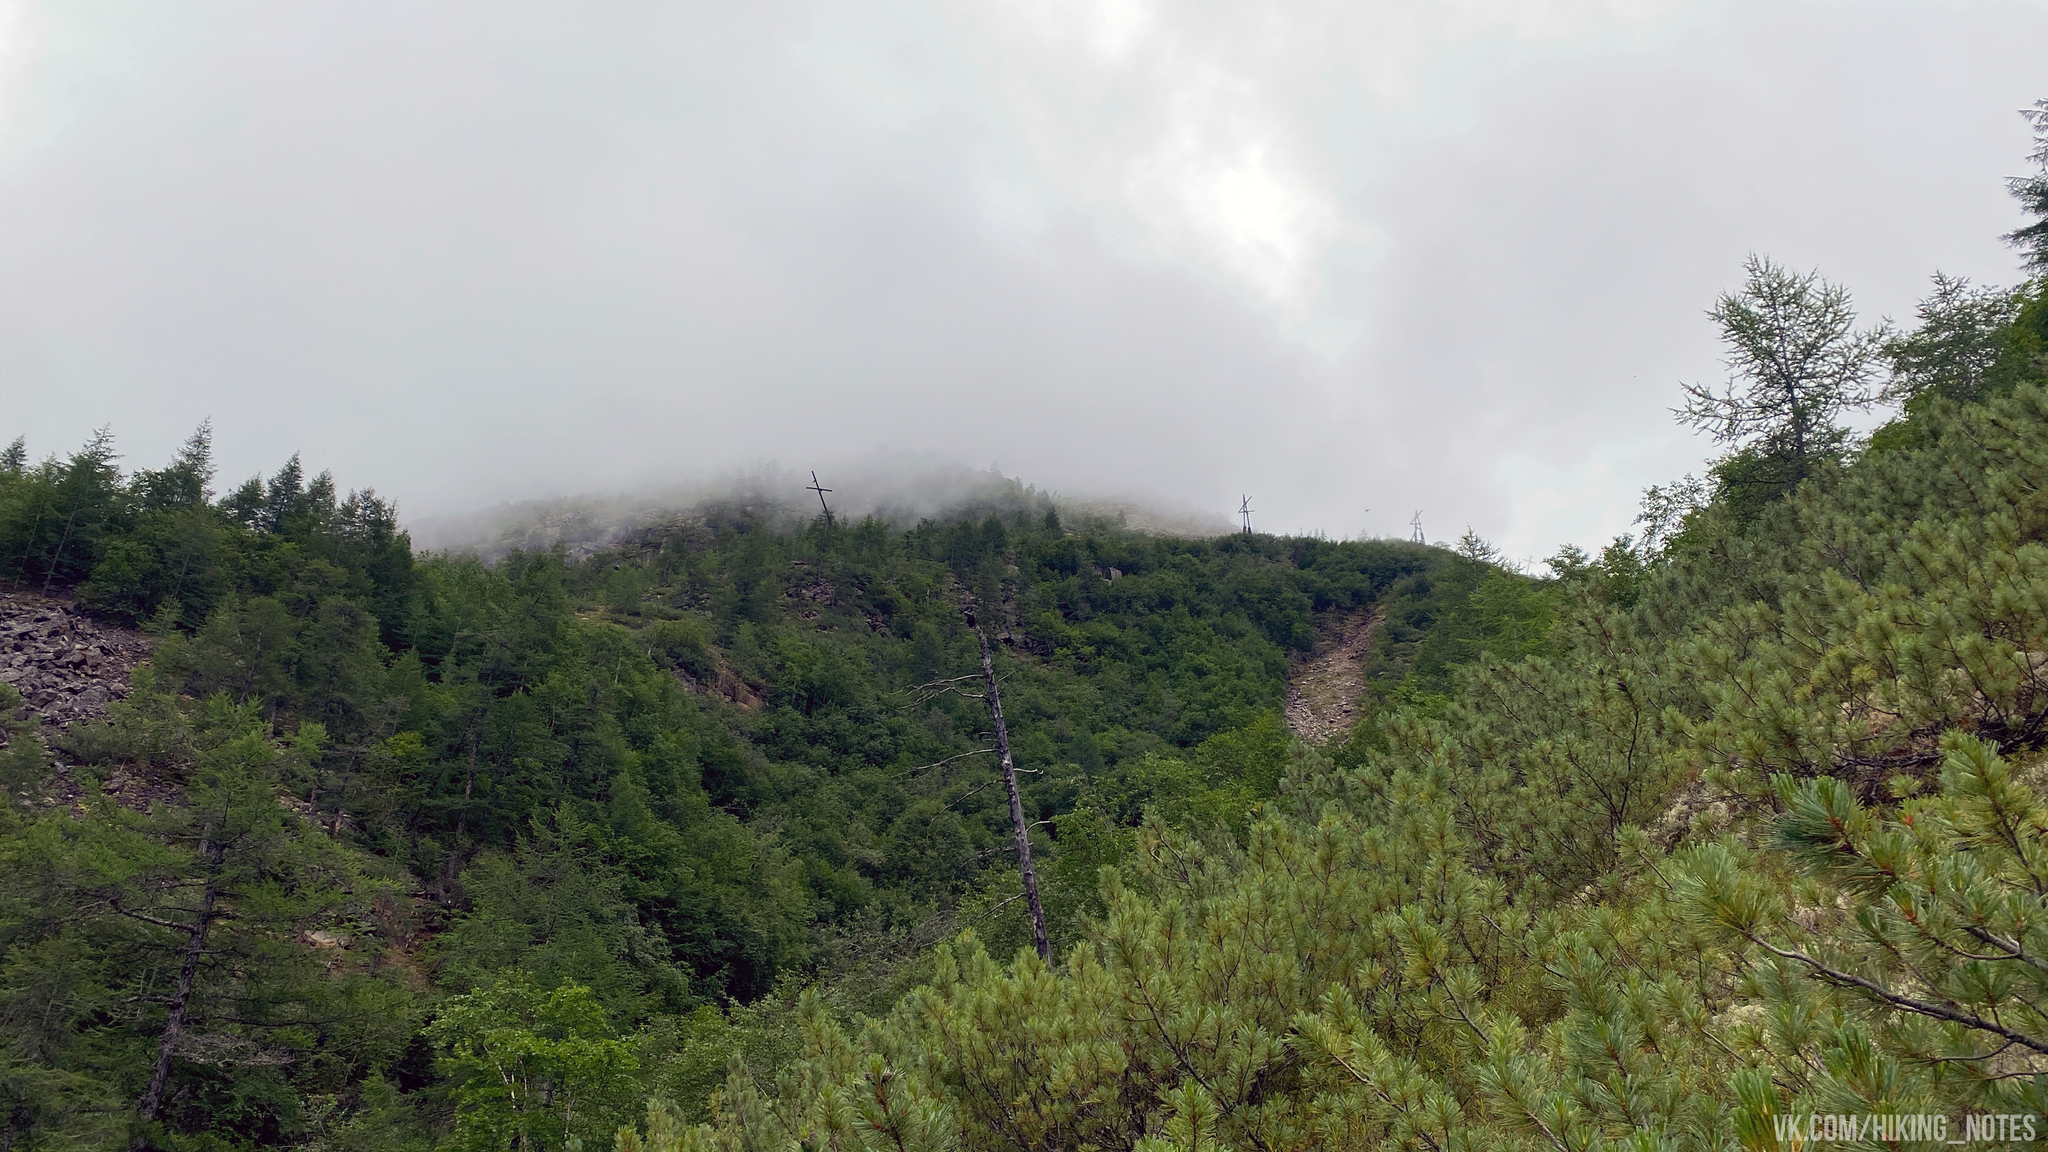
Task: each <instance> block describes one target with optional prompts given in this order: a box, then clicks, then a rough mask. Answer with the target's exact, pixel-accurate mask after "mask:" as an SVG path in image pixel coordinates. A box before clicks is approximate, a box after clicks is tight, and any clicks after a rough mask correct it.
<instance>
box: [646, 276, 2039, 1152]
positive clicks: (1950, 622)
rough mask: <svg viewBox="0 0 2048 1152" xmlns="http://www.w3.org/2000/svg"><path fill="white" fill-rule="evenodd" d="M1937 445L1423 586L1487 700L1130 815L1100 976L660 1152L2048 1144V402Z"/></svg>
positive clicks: (1991, 412) (693, 1133)
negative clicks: (1991, 1133) (2010, 1118)
mask: <svg viewBox="0 0 2048 1152" xmlns="http://www.w3.org/2000/svg"><path fill="white" fill-rule="evenodd" d="M2027 306H2028V307H2031V306H2033V301H2031V300H2029V301H2028V302H2027ZM2020 312H2021V314H2022V315H2024V314H2025V309H2024V308H2022V309H2021V310H2020ZM1907 419H1908V420H1909V421H1911V422H1912V423H1913V424H1914V426H1915V429H1916V432H1915V436H1914V438H1912V439H1910V440H1900V441H1898V442H1895V443H1893V444H1890V445H1887V446H1884V447H1882V448H1880V449H1873V450H1872V451H1870V452H1867V453H1865V454H1864V455H1862V456H1861V457H1860V458H1857V459H1853V460H1850V459H1845V460H1844V461H1843V463H1842V464H1841V465H1840V466H1834V465H1830V466H1829V467H1827V468H1824V469H1816V470H1814V471H1812V472H1810V473H1809V475H1808V476H1807V478H1806V480H1805V482H1804V483H1802V484H1800V485H1799V486H1798V487H1796V488H1794V489H1793V490H1792V491H1791V492H1790V493H1789V494H1788V495H1787V496H1786V497H1785V498H1784V499H1781V500H1778V501H1776V502H1772V503H1757V502H1754V501H1750V502H1744V501H1743V498H1741V497H1738V496H1735V495H1733V494H1731V493H1729V492H1728V491H1727V490H1725V489H1724V490H1723V492H1722V494H1721V496H1720V498H1719V499H1718V500H1716V501H1714V502H1711V503H1705V504H1697V503H1691V502H1688V503H1689V505H1690V506H1689V507H1687V508H1686V509H1685V510H1684V511H1683V512H1682V513H1680V514H1679V515H1678V516H1677V517H1675V519H1676V520H1677V521H1678V523H1677V525H1676V527H1675V529H1671V530H1668V531H1667V530H1660V531H1659V532H1658V533H1657V534H1656V536H1657V542H1656V543H1655V544H1652V545H1649V546H1640V547H1639V546H1636V545H1633V544H1632V543H1631V542H1629V541H1627V540H1626V539H1624V540H1622V541H1619V542H1617V543H1616V544H1615V545H1614V546H1612V547H1610V548H1608V549H1607V550H1606V551H1605V552H1604V553H1603V554H1602V555H1601V556H1600V557H1599V558H1598V559H1595V558H1593V557H1589V556H1586V555H1585V554H1584V553H1577V552H1568V553H1565V554H1561V555H1560V557H1559V558H1558V559H1557V560H1556V561H1554V562H1553V564H1554V567H1555V569H1556V570H1557V571H1558V572H1559V580H1558V581H1557V582H1556V583H1555V584H1551V585H1547V586H1529V585H1513V584H1509V585H1507V587H1506V589H1505V591H1506V592H1507V593H1508V594H1507V595H1503V596H1502V597H1501V598H1500V599H1499V600H1497V601H1493V602H1492V603H1489V601H1488V599H1487V598H1486V597H1485V596H1482V595H1479V594H1477V592H1478V590H1479V589H1482V588H1484V587H1485V586H1486V584H1487V582H1488V581H1489V580H1492V579H1494V577H1493V576H1492V575H1491V574H1488V573H1484V572H1481V573H1476V574H1474V575H1472V576H1469V577H1464V576H1462V574H1461V571H1460V569H1458V568H1457V567H1456V566H1455V565H1452V566H1447V567H1445V568H1442V569H1439V570H1438V571H1436V572H1434V573H1432V574H1430V576H1429V579H1430V581H1431V582H1432V584H1433V586H1434V587H1437V588H1439V589H1440V588H1442V587H1443V586H1444V585H1446V584H1450V583H1452V582H1453V581H1457V580H1459V579H1461V578H1463V579H1467V580H1469V583H1468V584H1467V586H1466V587H1467V588H1468V591H1467V593H1466V594H1465V595H1464V596H1462V597H1450V598H1445V599H1440V600H1437V601H1434V602H1433V603H1432V604H1431V605H1430V606H1429V608H1428V609H1425V608H1423V607H1422V606H1421V605H1419V604H1418V605H1412V606H1407V607H1404V606H1403V605H1402V603H1401V601H1400V600H1399V599H1398V593H1396V592H1395V590H1394V589H1390V590H1389V595H1388V596H1387V597H1386V598H1384V599H1383V600H1382V601H1381V604H1382V605H1383V606H1384V608H1385V610H1386V611H1387V613H1388V631H1387V637H1388V642H1389V643H1390V644H1391V643H1404V642H1405V643H1410V644H1412V645H1413V647H1412V648H1411V649H1410V651H1412V652H1417V653H1421V654H1427V653H1428V652H1429V651H1430V647H1431V646H1432V645H1436V646H1439V650H1442V649H1443V648H1450V647H1451V646H1454V645H1460V644H1462V645H1463V647H1462V651H1464V652H1469V653H1472V655H1471V658H1469V659H1467V660H1464V661H1455V662H1453V661H1447V662H1446V665H1447V666H1446V667H1445V668H1444V669H1443V671H1442V672H1440V673H1439V672H1432V671H1431V670H1430V668H1429V665H1428V664H1427V663H1426V662H1425V660H1424V659H1423V658H1422V656H1421V655H1418V656H1417V657H1416V658H1415V659H1414V660H1413V661H1412V663H1411V664H1410V665H1409V667H1408V670H1407V671H1405V672H1404V673H1403V675H1402V678H1401V680H1399V681H1397V682H1396V686H1395V688H1394V690H1393V691H1390V692H1388V693H1387V696H1386V701H1385V703H1383V704H1381V705H1379V706H1377V707H1375V708H1374V709H1373V710H1371V711H1370V712H1369V713H1368V714H1367V716H1366V717H1365V718H1364V719H1363V720H1362V721H1361V723H1360V726H1359V729H1358V731H1357V732H1356V733H1354V735H1353V738H1352V739H1351V740H1350V741H1349V742H1348V743H1346V744H1344V745H1342V746H1339V747H1337V748H1334V749H1331V750H1329V754H1328V755H1327V756H1325V755H1322V754H1317V753H1306V754H1302V753H1296V754H1293V756H1292V760H1293V763H1291V764H1290V765H1289V766H1288V767H1287V769H1286V772H1285V774H1284V775H1283V776H1282V777H1280V779H1279V782H1278V786H1277V789H1275V790H1273V791H1270V792H1269V791H1267V790H1266V789H1264V788H1263V787H1262V788H1260V789H1259V790H1258V798H1259V799H1263V800H1265V803H1264V804H1263V806H1262V807H1260V808H1259V809H1258V810H1257V811H1255V812H1252V813H1251V814H1250V816H1249V818H1248V820H1246V821H1245V822H1243V823H1240V824H1236V825H1233V824H1232V823H1231V822H1230V821H1229V819H1228V818H1219V813H1218V812H1215V811H1209V812H1205V811H1204V809H1203V808H1202V803H1203V800H1202V798H1203V797H1205V796H1210V795H1216V794H1219V793H1222V792H1227V791H1228V790H1229V789H1231V788H1233V787H1239V786H1242V785H1243V783H1244V782H1245V781H1246V780H1248V779H1250V778H1252V777H1253V774H1252V773H1248V772H1246V771H1244V770H1242V769H1239V768H1236V767H1234V766H1235V765H1238V764H1241V763H1243V762H1245V761H1246V760H1247V759H1252V758H1257V757H1264V758H1266V759H1267V762H1268V763H1269V764H1271V763H1275V762H1277V761H1278V760H1279V759H1280V757H1279V756H1278V755H1277V754H1276V749H1274V748H1272V747H1271V746H1264V747H1259V750H1258V751H1257V752H1256V753H1254V754H1253V756H1252V757H1240V756H1238V755H1237V751H1238V750H1239V749H1242V748H1251V747H1258V742H1257V741H1256V740H1255V739H1253V738H1252V735H1251V733H1252V729H1246V730H1243V731H1241V732H1239V733H1233V734H1230V735H1228V736H1224V737H1217V738H1214V740H1213V741H1212V742H1205V743H1204V744H1202V745H1199V746H1197V747H1196V748H1194V749H1190V750H1186V751H1170V750H1165V749H1160V748H1157V747H1154V748H1152V749H1148V750H1147V752H1146V753H1145V754H1144V755H1143V756H1142V757H1138V758H1136V759H1132V758H1128V757H1120V758H1118V759H1116V760H1115V761H1114V762H1113V763H1112V765H1110V766H1108V767H1106V768H1105V769H1104V770H1103V771H1101V772H1099V773H1097V774H1096V775H1095V777H1094V778H1093V779H1092V780H1091V788H1090V790H1089V792H1088V793H1087V804H1086V805H1084V806H1082V807H1078V808H1077V809H1076V810H1075V811H1074V812H1073V813H1072V815H1071V816H1070V817H1068V818H1067V820H1068V823H1063V824H1062V825H1061V833H1062V840H1064V839H1065V838H1066V837H1067V834H1068V828H1069V827H1071V828H1072V830H1073V833H1074V839H1075V840H1077V841H1080V842H1083V843H1087V842H1091V841H1092V842H1095V843H1101V842H1104V841H1105V840H1106V841H1107V842H1108V843H1110V844H1112V845H1114V848H1113V850H1112V851H1111V852H1109V853H1108V854H1106V855H1103V854H1098V855H1096V856H1095V860H1099V861H1100V862H1101V863H1103V864H1107V865H1109V867H1107V868H1106V869H1104V870H1103V871H1102V880H1101V884H1100V887H1099V888H1098V897H1097V901H1096V903H1095V905H1094V906H1093V908H1092V910H1091V915H1090V916H1089V917H1088V918H1087V920H1086V921H1085V922H1084V923H1083V924H1082V925H1081V927H1080V930H1079V931H1078V932H1076V931H1073V930H1071V929H1070V930H1069V931H1068V934H1067V939H1068V940H1069V941H1070V943H1069V945H1068V947H1067V948H1066V949H1065V958H1064V960H1063V962H1061V963H1060V964H1058V965H1056V966H1055V965H1047V964H1044V963H1042V962H1040V961H1039V960H1038V958H1037V957H1036V956H1035V955H1033V954H1032V953H1030V952H1029V951H1028V950H1017V951H1016V958H1015V959H1014V960H1013V961H1011V962H1009V963H1007V964H1005V963H1000V962H998V961H997V960H996V959H994V958H992V957H991V956H990V955H989V954H988V952H987V951H985V950H984V949H983V948H982V946H981V945H980V944H979V943H978V942H977V940H976V939H975V938H973V937H969V938H965V939H963V940H961V941H960V942H958V943H956V944H955V945H954V946H953V947H951V948H950V949H948V950H946V951H945V952H943V953H942V955H941V959H940V963H939V968H938V970H937V971H936V972H935V973H934V974H933V978H932V980H931V981H930V983H929V984H928V985H927V986H925V987H924V988H922V989H920V990H918V991H916V992H913V993H911V994H910V995H908V996H906V997H904V998H903V999H901V1000H900V1001H898V1002H897V1003H896V1004H895V1005H894V1007H893V1009H892V1010H891V1011H889V1012H888V1013H886V1014H877V1015H872V1016H869V1017H868V1018H866V1019H863V1020H860V1021H857V1022H855V1021H848V1020H846V1019H845V1018H843V1017H838V1016H834V1015H833V1014H831V1013H829V1012H825V1011H823V1010H822V1009H814V1010H812V1011H811V1012H810V1013H809V1015H808V1017H807V1018H806V1021H805V1024H804V1028H803V1037H804V1050H803V1053H802V1055H801V1057H800V1058H799V1059H798V1060H796V1061H795V1063H793V1064H784V1065H782V1066H781V1067H779V1068H774V1067H765V1066H761V1065H758V1064H756V1063H753V1062H751V1061H747V1060H742V1061H740V1062H739V1063H737V1064H736V1065H735V1067H734V1069H733V1071H732V1074H731V1077H730V1078H729V1080H728V1082H727V1085H726V1087H725V1089H724V1090H723V1092H722V1093H720V1094H719V1095H718V1096H716V1097H715V1098H714V1101H713V1104H714V1107H713V1116H712V1118H711V1120H710V1122H708V1123H705V1124H702V1125H700V1126H694V1127H693V1126H690V1125H685V1124H683V1123H681V1120H680V1118H679V1116H677V1115H674V1114H670V1113H667V1112H662V1113H661V1119H660V1132H661V1137H660V1141H661V1142H659V1143H654V1144H652V1145H649V1144H648V1143H647V1142H645V1141H644V1140H643V1138H642V1137H641V1136H640V1135H639V1134H638V1133H637V1131H636V1132H634V1133H631V1134H627V1133H622V1134H621V1135H620V1137H619V1139H618V1144H619V1146H620V1147H622V1148H635V1147H645V1146H654V1147H662V1148H700V1147H701V1148H755V1147H762V1148H766V1147H786V1146H790V1145H791V1144H798V1143H805V1144H810V1145H824V1144H831V1145H834V1146H840V1147H862V1148H881V1147H895V1146H917V1147H944V1148H959V1149H973V1148H991V1149H993V1148H1022V1149H1040V1148H1043V1149H1053V1148H1072V1147H1116V1148H1134V1149H1135V1148H1147V1149H1153V1148H1181V1147H1187V1148H1216V1149H1232V1148H1236V1149H1251V1148H1258V1149H1269V1150H1271V1149H1296V1148H1298V1149H1307V1148H1324V1147H1398V1148H1411V1147H1412V1148H1432V1149H1448V1148H1473V1149H1478V1148H1487V1149H1493V1148H1546V1149H1551V1150H1558V1149H1594V1148H1619V1147H1628V1148H1645V1149H1647V1148H1678V1147H1729V1146H1736V1145H1740V1146H1744V1147H1760V1148H1763V1147H1770V1148H1774V1147H1781V1146H1791V1145H1790V1144H1789V1143H1786V1142H1784V1140H1783V1137H1784V1136H1785V1134H1786V1132H1787V1131H1788V1130H1787V1129H1785V1128H1783V1127H1782V1125H1783V1124H1784V1123H1785V1122H1786V1121H1787V1119H1788V1118H1792V1117H1803V1116H1805V1115H1808V1114H1810V1113H1815V1112H1818V1113H1837V1114H1840V1113H1850V1114H1858V1115H1862V1114H1875V1115H1902V1114H1927V1115H1940V1116H1947V1117H1950V1118H1952V1123H1951V1129H1950V1130H1951V1131H1952V1132H1958V1131H1961V1130H1962V1127H1961V1117H1963V1116H1964V1115H1966V1114H1982V1113H2007V1114H2027V1113H2032V1114H2037V1115H2038V1114H2041V1113H2043V1112H2044V1111H2048V1097H2043V1096H2042V1095H2041V1093H2042V1088H2041V1085H2042V1083H2043V1082H2044V1080H2043V1074H2044V1073H2048V1020H2043V1018H2042V1017H2041V1015H2040V1007H2039V1006H2040V1005H2041V1004H2043V1003H2044V1002H2048V987H2043V984H2042V982H2043V969H2042V967H2041V963H2040V957H2041V956H2043V955H2048V939H2043V938H2042V932H2043V926H2044V925H2048V906H2044V905H2043V900H2044V897H2048V879H2044V877H2048V872H2044V868H2048V856H2044V854H2043V853H2044V848H2043V845H2048V778H2044V777H2043V776H2042V759H2041V757H2042V755H2043V750H2044V747H2048V732H2044V729H2043V725H2044V722H2048V683H2044V682H2043V681H2041V680H2040V676H2041V675H2042V665H2043V662H2042V660H2041V659H2040V658H2039V653H2040V652H2041V651H2043V650H2044V649H2048V585H2044V584H2043V579H2042V577H2043V573H2044V572H2048V569H2044V568H2043V563H2044V556H2048V554H2044V553H2043V552H2042V551H2041V549H2042V548H2043V546H2044V543H2048V504H2044V503H2043V500H2042V496H2041V493H2043V492H2044V491H2048V454H2044V452H2043V450H2042V447H2041V446H2042V445H2043V444H2048V388H2044V387H2043V382H2040V381H2027V380H2021V381H2019V382H2017V383H2015V384H2014V385H2013V387H2012V388H2010V389H2009V390H1993V391H1991V392H1990V393H1989V394H1988V398H1987V399H1986V400H1985V401H1984V402H1982V403H1978V404H1974V405H1956V404H1949V405H1947V406H1942V405H1929V406H1926V407H1924V408H1922V409H1921V410H1919V411H1916V412H1913V413H1911V414H1910V415H1909V416H1908V418H1907ZM1648 511H1649V513H1651V514H1654V515H1656V516H1658V517H1659V518H1660V520H1661V521H1663V522H1667V523H1668V522H1670V521H1671V520H1673V519H1674V517H1671V516H1669V515H1667V514H1665V513H1663V512H1659V511H1657V510H1654V509H1652V510H1648ZM1418 584H1419V580H1414V579H1413V578H1411V582H1410V583H1408V584H1407V586H1406V587H1407V588H1409V589H1413V588H1415V587H1417V585H1418ZM1542 613H1548V614H1549V618H1550V619H1551V620H1554V623H1553V624H1551V625H1550V626H1548V627H1541V626H1538V627H1534V628H1531V629H1530V637H1531V638H1530V640H1529V641H1528V642H1527V643H1526V644H1518V643H1517V637H1518V632H1517V627H1518V625H1519V624H1520V623H1521V622H1522V621H1524V620H1530V619H1536V620H1540V619H1542V618H1543V616H1542ZM1423 619H1427V620H1428V621H1429V622H1430V623H1431V624H1432V625H1433V627H1432V628H1431V630H1430V631H1429V632H1428V634H1427V635H1426V636H1424V637H1422V638H1420V639H1417V640H1407V639H1406V638H1405V637H1403V636H1402V634H1401V633H1400V632H1399V631H1397V630H1396V628H1395V625H1397V624H1409V623H1410V622H1411V621H1417V620H1423ZM1411 626H1412V625H1411ZM1467 626H1474V627H1475V629H1476V631H1477V633H1478V638H1477V641H1476V642H1475V641H1474V640H1471V639H1467V637H1466V636H1465V635H1464V634H1462V633H1461V629H1463V628H1465V627H1467ZM1451 650H1453V651H1457V650H1459V649H1457V648H1452V649H1451ZM1425 677H1428V679H1424V678H1425ZM1994 741H1995V744H1994ZM1212 749H1213V751H1211V750H1212ZM2001 749H2003V751H2001ZM1226 765H1229V766H1232V767H1228V768H1226V767H1225V766H1226ZM1269 771H1270V769H1269ZM1246 796H1247V798H1249V793H1246ZM1268 797H1270V799H1267V798H1268ZM1096 804H1099V805H1102V806H1103V807H1102V808H1100V809H1097V808H1094V807H1091V806H1089V805H1096ZM1133 810H1138V811H1145V812H1149V813H1150V818H1149V821H1148V822H1147V823H1146V824H1145V825H1144V827H1143V828H1142V829H1140V830H1138V831H1136V832H1135V834H1133V836H1132V838H1131V839H1128V840H1125V841H1123V842H1121V843H1119V842H1118V841H1117V839H1116V838H1117V836H1118V835H1119V833H1117V832H1116V831H1114V830H1115V829H1117V828H1118V827H1119V826H1120V825H1122V824H1123V823H1125V822H1126V821H1127V820H1128V814H1129V813H1130V812H1132V811H1133ZM1105 834H1106V835H1105ZM1077 855H1078V853H1077ZM1057 867H1058V865H1057V863H1055V865H1054V868H1053V869H1052V872H1053V875H1054V877H1055V882H1056V883H1057V882H1058V880H1059V879H1060V877H1059V874H1058V871H1057ZM998 935H999V936H1000V937H1001V938H1002V939H1003V940H1004V943H1005V945H1014V944H1016V943H1019V942H1020V940H1019V938H1018V937H1017V935H1016V934H1015V933H1014V932H999V933H998ZM657 1111H659V1109H657ZM651 1115H652V1114H651ZM636 1141H639V1143H636Z"/></svg>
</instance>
